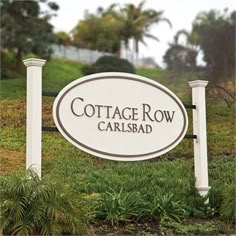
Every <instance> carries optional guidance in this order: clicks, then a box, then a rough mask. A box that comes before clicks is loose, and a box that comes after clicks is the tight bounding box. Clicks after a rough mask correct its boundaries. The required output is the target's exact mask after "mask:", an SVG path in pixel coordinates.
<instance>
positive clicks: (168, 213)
mask: <svg viewBox="0 0 236 236" xmlns="http://www.w3.org/2000/svg"><path fill="white" fill-rule="evenodd" d="M149 212H150V216H151V217H152V218H155V219H157V220H160V219H161V218H163V217H168V218H172V219H174V220H176V221H179V222H180V221H181V219H182V218H184V217H185V216H187V212H186V210H185V207H184V205H183V204H182V203H181V202H180V201H176V200H175V199H174V198H173V195H172V194H170V195H168V194H164V195H160V196H156V197H155V198H154V199H153V201H152V202H151V203H150V204H149Z"/></svg>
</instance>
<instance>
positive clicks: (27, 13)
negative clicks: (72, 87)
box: [1, 0, 58, 70]
mask: <svg viewBox="0 0 236 236" xmlns="http://www.w3.org/2000/svg"><path fill="white" fill-rule="evenodd" d="M40 2H42V3H44V4H47V5H48V8H49V9H50V10H51V11H56V10H58V5H57V4H56V3H54V2H47V0H41V1H17V0H12V1H2V2H1V37H2V47H3V48H6V49H8V50H12V51H13V52H15V53H16V63H17V69H18V70H20V68H21V64H22V57H23V55H24V54H25V53H35V54H37V55H39V56H41V57H48V56H49V55H50V53H51V51H50V47H49V46H50V44H51V43H52V42H54V36H53V27H52V25H51V24H50V23H49V22H48V21H49V19H50V17H51V16H52V14H51V13H49V12H41V10H40V5H39V3H40Z"/></svg>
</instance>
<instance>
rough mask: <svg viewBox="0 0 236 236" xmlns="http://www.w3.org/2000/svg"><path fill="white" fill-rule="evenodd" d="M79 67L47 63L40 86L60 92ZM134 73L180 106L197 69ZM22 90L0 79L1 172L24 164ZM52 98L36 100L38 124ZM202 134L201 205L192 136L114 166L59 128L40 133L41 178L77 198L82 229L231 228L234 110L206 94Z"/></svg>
mask: <svg viewBox="0 0 236 236" xmlns="http://www.w3.org/2000/svg"><path fill="white" fill-rule="evenodd" d="M81 67H82V64H80V63H76V62H72V61H63V60H58V59H53V60H51V61H49V62H48V63H46V65H45V66H44V67H43V90H46V91H56V92H57V91H59V90H60V89H62V88H63V87H64V86H65V85H66V84H68V83H70V82H71V81H73V80H74V79H76V78H79V77H81V76H82V74H81ZM137 74H139V75H143V76H146V77H148V78H151V79H154V80H156V81H158V82H160V83H161V84H163V85H164V86H166V87H168V88H169V89H170V90H172V91H173V92H174V93H176V94H177V96H178V97H179V98H180V99H182V100H183V101H186V102H187V103H190V101H191V90H190V88H189V86H188V84H187V82H188V81H191V80H195V79H199V78H200V77H199V76H198V75H197V74H191V73H188V74H182V75H178V76H174V75H172V74H171V73H170V72H167V71H162V70H156V69H138V70H137ZM25 90H26V81H25V79H23V78H18V79H12V80H1V101H0V111H1V114H0V118H1V143H0V156H1V165H0V173H1V175H2V176H4V175H8V174H9V173H12V172H13V171H17V170H20V169H24V168H25V125H26V124H25V117H26V114H25V109H26V92H25ZM52 102H53V99H52V98H44V99H43V124H44V126H53V125H54V124H53V121H52V115H51V107H52ZM188 113H189V117H190V122H189V123H190V125H189V131H188V133H192V122H191V111H189V112H188ZM207 132H208V158H209V181H210V186H211V187H212V189H211V191H210V195H209V199H210V203H209V204H208V205H207V206H206V205H204V199H202V198H201V197H200V196H199V195H198V194H197V192H196V190H195V188H194V170H193V144H192V141H191V140H183V141H182V142H181V144H180V145H178V147H176V148H175V149H173V150H172V151H171V152H169V153H167V154H165V155H163V156H161V157H158V158H156V159H153V160H150V161H142V162H135V163H123V162H122V163H119V162H115V161H109V160H104V159H99V158H96V157H93V156H91V155H89V154H86V153H84V152H82V151H80V150H78V149H77V148H75V147H74V146H72V145H71V144H70V143H69V142H67V141H66V140H65V139H64V138H63V137H62V136H61V135H60V134H59V133H49V132H43V140H42V144H43V151H42V152H43V167H42V168H43V175H44V176H50V178H52V179H54V180H58V181H60V182H62V183H63V184H64V185H65V186H69V187H70V188H71V189H72V191H73V193H74V195H75V196H77V197H78V198H79V199H80V200H81V201H82V202H83V206H84V208H85V209H86V212H87V214H86V217H87V218H86V219H87V220H86V223H87V225H88V234H103V235H104V234H108V233H113V234H115V233H116V235H124V234H129V235H153V234H155V233H160V232H163V233H164V234H167V235H171V234H187V235H189V234H196V235H199V234H200V235H201V234H208V235H209V234H211V235H212V234H213V235H216V234H232V233H234V225H233V224H232V223H230V222H229V221H227V220H225V219H223V218H222V216H221V213H220V212H221V203H222V201H223V200H222V195H223V194H224V191H225V188H226V187H227V186H228V185H234V183H235V177H236V176H235V167H236V166H235V159H234V156H235V110H234V107H231V108H228V107H227V106H226V105H225V104H224V103H222V102H219V101H214V100H212V99H207ZM133 199H135V201H134V200H133ZM155 199H158V201H159V200H160V199H161V203H162V204H163V205H161V206H162V208H163V209H165V211H166V213H163V212H162V213H161V214H162V217H161V219H159V218H158V219H157V218H156V217H155V214H157V213H155V212H154V211H153V212H152V211H151V209H157V211H158V209H159V210H160V206H156V205H155V203H156V202H155ZM116 201H117V203H116V204H117V205H114V204H115V203H114V202H116ZM158 204H160V203H158ZM155 207H156V208H155ZM181 209H182V210H183V211H180V210H181ZM145 210H146V211H145ZM130 212H133V213H134V214H133V215H131V214H130ZM183 212H184V213H183ZM135 214H136V215H135ZM157 215H158V214H157ZM171 215H175V216H176V217H177V219H176V217H175V216H171ZM156 235H157V234H156Z"/></svg>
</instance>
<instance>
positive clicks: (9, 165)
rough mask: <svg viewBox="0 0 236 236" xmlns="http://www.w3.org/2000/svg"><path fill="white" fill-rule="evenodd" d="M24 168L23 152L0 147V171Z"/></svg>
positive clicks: (9, 171) (7, 171)
mask: <svg viewBox="0 0 236 236" xmlns="http://www.w3.org/2000/svg"><path fill="white" fill-rule="evenodd" d="M24 168H25V152H21V151H12V150H9V149H6V148H1V149H0V173H1V174H7V173H11V172H13V171H16V170H19V169H24Z"/></svg>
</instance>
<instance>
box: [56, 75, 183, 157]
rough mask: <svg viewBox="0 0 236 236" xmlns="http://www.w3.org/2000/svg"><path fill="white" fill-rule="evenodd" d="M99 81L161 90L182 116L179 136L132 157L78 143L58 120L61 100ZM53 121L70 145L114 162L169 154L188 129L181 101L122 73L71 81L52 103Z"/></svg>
mask: <svg viewBox="0 0 236 236" xmlns="http://www.w3.org/2000/svg"><path fill="white" fill-rule="evenodd" d="M101 79H103V80H104V79H124V80H132V81H137V82H141V83H144V84H148V85H149V86H152V87H155V88H157V89H159V90H161V91H162V92H164V93H166V94H167V95H168V96H170V97H171V98H172V99H173V100H174V101H175V102H176V103H177V104H178V106H179V107H180V110H181V112H182V114H183V117H184V125H183V128H182V131H181V133H180V135H179V136H178V137H177V138H176V139H175V141H173V142H172V143H171V144H169V145H167V146H166V147H164V148H162V149H159V150H157V151H153V152H149V153H144V154H138V155H133V154H131V155H130V154H129V155H120V154H114V153H108V152H103V151H100V150H96V149H94V148H91V147H89V146H87V145H85V144H83V143H81V142H79V141H78V140H77V139H75V138H73V137H72V136H71V135H70V134H69V133H68V132H67V131H66V129H65V127H64V126H63V124H62V122H61V120H60V118H59V111H58V109H59V106H60V103H61V101H62V99H63V97H64V96H65V95H66V94H67V93H68V92H69V91H70V90H72V89H73V88H75V87H77V86H78V85H81V84H83V83H88V82H91V81H95V80H101ZM53 119H54V122H55V124H56V126H57V128H58V130H59V131H60V133H61V134H62V136H63V137H64V138H66V139H67V140H68V141H69V142H70V143H72V144H73V145H74V146H76V147H77V148H79V149H81V150H83V151H85V152H87V153H90V154H92V155H94V156H98V157H101V158H104V159H109V160H115V161H141V160H148V159H152V158H155V157H158V156H160V155H163V154H164V153H167V152H169V151H170V150H172V149H173V148H175V147H176V146H177V145H178V144H179V143H180V142H181V141H182V140H183V138H184V135H185V134H186V132H187V129H188V115H187V111H186V109H185V107H184V105H183V103H182V102H181V100H180V99H179V98H178V97H177V96H176V95H175V94H174V93H173V92H172V91H170V90H169V89H168V88H166V87H165V86H163V85H162V84H160V83H158V82H156V81H154V80H151V79H148V78H146V77H143V76H139V75H134V74H129V73H123V72H104V73H97V74H92V75H88V76H84V77H81V78H78V79H76V80H74V81H72V82H71V83H69V84H68V85H66V86H65V87H64V88H63V89H62V90H61V91H60V92H59V94H58V96H57V97H56V99H55V100H54V103H53Z"/></svg>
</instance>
